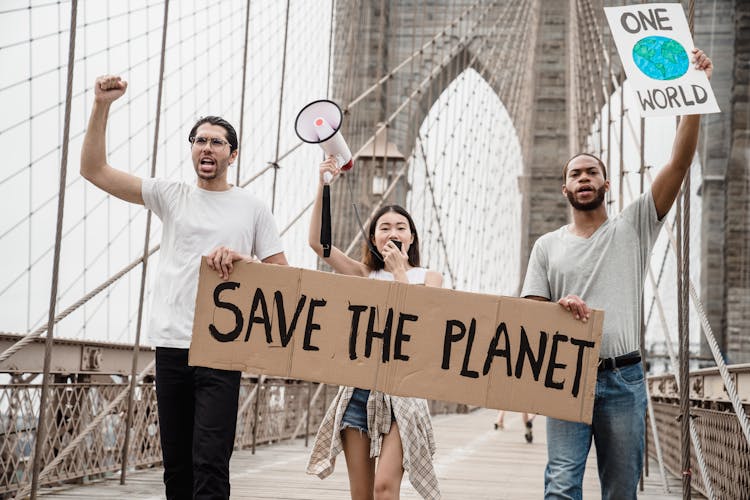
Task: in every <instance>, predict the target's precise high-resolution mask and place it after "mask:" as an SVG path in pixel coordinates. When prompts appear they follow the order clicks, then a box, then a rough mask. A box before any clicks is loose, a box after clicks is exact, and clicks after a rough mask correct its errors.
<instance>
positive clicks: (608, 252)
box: [521, 191, 662, 358]
mask: <svg viewBox="0 0 750 500" xmlns="http://www.w3.org/2000/svg"><path fill="white" fill-rule="evenodd" d="M661 226H662V223H661V222H660V221H659V220H658V217H657V215H656V207H655V206H654V199H653V196H652V195H651V191H648V192H646V193H644V194H643V195H641V197H640V198H638V199H637V200H636V201H634V202H633V203H631V204H630V205H628V206H627V207H626V208H625V209H624V210H623V211H622V212H621V213H620V214H618V215H617V216H615V217H614V218H612V219H608V220H607V221H606V222H604V224H602V225H601V226H600V227H599V228H598V229H597V230H596V231H595V232H594V234H592V235H591V236H590V237H589V238H581V237H579V236H576V235H574V234H573V233H571V232H570V230H569V229H568V226H563V227H561V228H560V229H558V230H556V231H552V232H550V233H547V234H545V235H543V236H542V237H540V238H539V239H538V240H537V241H536V243H535V244H534V248H533V249H532V251H531V256H530V257H529V266H528V269H527V271H526V279H525V281H524V283H523V290H522V292H521V297H528V296H530V295H537V296H540V297H546V298H548V299H550V300H551V301H553V302H556V301H557V300H559V299H560V298H562V297H565V296H566V295H569V294H574V295H578V296H579V297H581V298H582V299H583V300H584V301H585V302H586V304H587V305H588V306H589V307H591V308H594V309H603V310H604V327H603V333H602V344H601V350H600V354H599V355H600V356H601V357H603V358H608V357H614V356H620V355H622V354H625V353H628V352H632V351H635V350H638V348H639V344H640V335H639V332H640V322H641V320H640V316H641V295H642V294H643V280H644V278H645V273H646V269H647V268H646V266H647V265H648V262H649V257H650V255H651V249H652V248H653V246H654V242H655V241H656V237H657V236H658V234H659V229H661Z"/></svg>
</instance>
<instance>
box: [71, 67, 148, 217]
mask: <svg viewBox="0 0 750 500" xmlns="http://www.w3.org/2000/svg"><path fill="white" fill-rule="evenodd" d="M127 88H128V83H127V82H126V81H124V80H122V79H121V78H120V77H119V76H109V75H108V76H100V77H99V78H97V79H96V82H95V83H94V106H93V108H91V117H90V118H89V126H88V128H87V129H86V135H85V136H84V138H83V147H82V149H81V175H82V176H83V177H84V178H85V179H86V180H88V181H90V182H91V183H92V184H94V185H95V186H97V187H98V188H100V189H102V190H104V191H106V192H107V193H109V194H111V195H113V196H116V197H118V198H120V199H121V200H125V201H128V202H130V203H139V204H141V205H143V195H142V194H141V178H140V177H137V176H135V175H131V174H129V173H127V172H123V171H122V170H117V169H115V168H112V167H111V166H110V165H109V164H108V163H107V145H106V131H107V118H108V117H109V108H110V106H111V105H112V103H113V102H114V101H115V100H117V99H119V98H120V97H121V96H122V95H123V94H124V93H125V90H126V89H127Z"/></svg>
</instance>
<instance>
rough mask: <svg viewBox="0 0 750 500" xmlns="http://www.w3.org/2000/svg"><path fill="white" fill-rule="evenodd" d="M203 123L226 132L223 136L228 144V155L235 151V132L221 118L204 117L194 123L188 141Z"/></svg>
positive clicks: (236, 144)
mask: <svg viewBox="0 0 750 500" xmlns="http://www.w3.org/2000/svg"><path fill="white" fill-rule="evenodd" d="M204 123H208V124H210V125H218V126H219V127H222V128H223V129H224V130H226V134H225V136H226V138H227V142H229V148H230V153H233V152H234V150H235V149H237V147H238V146H239V144H238V142H237V132H236V131H235V130H234V127H233V126H232V125H231V124H230V123H229V122H228V121H226V120H225V119H224V118H221V117H220V116H204V117H203V118H201V119H199V120H198V121H197V122H195V125H193V128H191V129H190V134H189V135H188V141H189V140H190V138H192V137H195V133H196V132H197V131H198V127H200V126H201V125H203V124H204Z"/></svg>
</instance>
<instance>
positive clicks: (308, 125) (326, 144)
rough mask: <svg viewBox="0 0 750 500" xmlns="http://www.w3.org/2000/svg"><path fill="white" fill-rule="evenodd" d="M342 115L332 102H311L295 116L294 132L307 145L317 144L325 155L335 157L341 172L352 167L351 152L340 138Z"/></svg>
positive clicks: (322, 100)
mask: <svg viewBox="0 0 750 500" xmlns="http://www.w3.org/2000/svg"><path fill="white" fill-rule="evenodd" d="M343 118H344V113H342V111H341V108H340V107H339V106H338V104H336V103H335V102H333V101H329V100H328V99H320V100H317V101H313V102H311V103H310V104H308V105H307V106H305V107H304V108H302V110H301V111H300V112H299V114H297V119H296V120H295V122H294V131H295V132H296V133H297V137H299V138H300V139H302V140H303V141H304V142H307V143H308V144H318V145H320V147H321V148H323V151H325V152H326V154H327V155H332V156H334V157H336V163H337V164H338V167H339V168H340V169H341V170H349V169H350V168H352V167H353V166H354V162H353V159H352V152H351V151H350V150H349V146H348V145H347V144H346V141H345V140H344V138H343V137H342V136H341V132H340V129H341V123H342V122H343Z"/></svg>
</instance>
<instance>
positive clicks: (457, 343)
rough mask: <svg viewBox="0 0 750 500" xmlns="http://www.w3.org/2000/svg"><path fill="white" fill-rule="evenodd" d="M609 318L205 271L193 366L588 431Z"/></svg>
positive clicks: (365, 284)
mask: <svg viewBox="0 0 750 500" xmlns="http://www.w3.org/2000/svg"><path fill="white" fill-rule="evenodd" d="M603 319H604V313H603V312H602V311H593V313H592V315H591V318H590V320H589V321H588V322H587V323H583V322H580V321H577V320H575V319H574V318H573V317H572V315H571V314H570V313H568V312H567V311H565V310H564V309H563V308H561V307H560V306H559V305H557V304H550V303H548V302H537V301H533V300H527V299H518V298H511V297H502V296H496V295H485V294H477V293H468V292H459V291H455V290H445V289H439V288H431V287H425V286H419V285H408V284H404V283H397V282H392V281H378V280H372V279H366V278H357V277H351V276H341V275H336V274H331V273H324V272H319V271H310V270H306V269H298V268H294V267H286V266H274V265H268V264H259V263H252V264H244V263H237V264H236V265H235V268H234V270H233V272H232V274H231V276H230V278H229V280H227V281H222V280H221V279H220V278H219V277H218V274H217V273H216V272H215V271H212V270H210V269H209V268H208V265H207V264H206V261H205V259H203V262H202V263H201V270H200V280H199V283H198V292H197V296H196V307H195V323H194V326H193V340H192V344H191V347H190V364H191V365H194V366H207V367H212V368H219V369H227V370H242V371H245V372H250V373H262V374H266V375H271V376H280V377H289V378H296V379H302V380H310V381H315V382H325V383H329V384H339V385H347V386H353V387H361V388H363V389H374V390H378V391H382V392H385V393H387V394H392V395H397V396H411V397H421V398H428V399H437V400H444V401H453V402H458V403H466V404H470V405H476V406H482V407H488V408H500V409H506V410H513V411H524V412H529V413H538V414H542V415H547V416H551V417H555V418H560V419H564V420H570V421H577V422H585V423H591V413H592V409H593V404H594V391H595V387H596V372H597V363H598V358H599V347H600V341H601V332H602V322H603Z"/></svg>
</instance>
